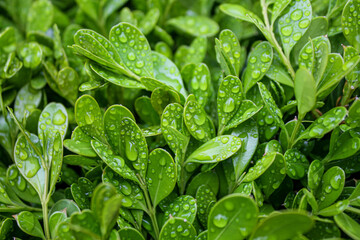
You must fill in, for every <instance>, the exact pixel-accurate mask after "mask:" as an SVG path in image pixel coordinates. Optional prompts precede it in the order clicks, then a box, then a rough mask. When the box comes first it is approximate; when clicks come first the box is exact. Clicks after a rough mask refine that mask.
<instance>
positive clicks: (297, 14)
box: [290, 9, 303, 21]
mask: <svg viewBox="0 0 360 240" xmlns="http://www.w3.org/2000/svg"><path fill="white" fill-rule="evenodd" d="M302 16H303V12H302V10H301V9H296V10H295V11H293V12H292V13H291V15H290V17H291V19H292V20H293V21H298V20H300V19H301V18H302Z"/></svg>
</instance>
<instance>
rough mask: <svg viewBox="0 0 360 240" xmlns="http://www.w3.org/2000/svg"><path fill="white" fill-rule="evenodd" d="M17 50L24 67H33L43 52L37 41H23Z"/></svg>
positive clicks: (39, 60)
mask: <svg viewBox="0 0 360 240" xmlns="http://www.w3.org/2000/svg"><path fill="white" fill-rule="evenodd" d="M18 51H19V56H20V58H21V59H22V60H23V63H24V67H27V68H33V69H34V68H36V67H37V66H39V64H40V63H41V60H42V57H43V52H42V50H41V48H40V45H39V44H38V43H36V42H29V43H25V44H24V45H23V46H22V47H21V48H19V49H18Z"/></svg>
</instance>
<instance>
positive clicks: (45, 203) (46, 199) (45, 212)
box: [41, 167, 51, 239]
mask: <svg viewBox="0 0 360 240" xmlns="http://www.w3.org/2000/svg"><path fill="white" fill-rule="evenodd" d="M44 168H45V183H44V184H45V186H44V196H43V197H42V198H41V206H42V212H43V223H44V231H45V237H46V239H51V236H50V228H49V216H48V203H49V196H50V193H48V188H49V169H48V168H47V167H44Z"/></svg>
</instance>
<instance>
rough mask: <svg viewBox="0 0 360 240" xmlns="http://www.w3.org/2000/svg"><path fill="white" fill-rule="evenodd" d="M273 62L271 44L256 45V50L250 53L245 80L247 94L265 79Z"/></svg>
mask: <svg viewBox="0 0 360 240" xmlns="http://www.w3.org/2000/svg"><path fill="white" fill-rule="evenodd" d="M272 60H273V49H272V47H271V45H270V43H269V42H262V43H260V44H258V45H256V47H255V48H254V50H252V51H251V52H250V54H249V57H248V66H247V68H246V71H245V78H244V91H245V93H246V92H248V91H249V89H250V88H252V87H253V86H254V85H255V84H256V83H257V82H258V81H260V80H261V79H262V78H263V77H264V75H265V74H266V72H267V71H268V70H269V68H270V66H271V63H272Z"/></svg>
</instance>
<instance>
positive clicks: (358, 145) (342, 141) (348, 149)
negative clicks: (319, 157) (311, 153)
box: [323, 131, 360, 162]
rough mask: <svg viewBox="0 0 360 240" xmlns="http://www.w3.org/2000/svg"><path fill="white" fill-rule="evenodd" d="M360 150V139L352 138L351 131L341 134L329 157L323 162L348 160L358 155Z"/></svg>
mask: <svg viewBox="0 0 360 240" xmlns="http://www.w3.org/2000/svg"><path fill="white" fill-rule="evenodd" d="M359 149H360V138H358V137H352V136H351V134H350V132H349V131H346V132H344V133H343V134H341V135H340V136H339V137H338V138H337V139H336V143H335V144H334V145H333V146H332V147H331V148H330V150H329V153H328V155H327V156H326V157H325V159H324V160H323V161H326V162H330V161H334V160H338V159H346V158H348V157H351V156H352V155H354V154H356V153H357V152H358V151H359Z"/></svg>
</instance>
